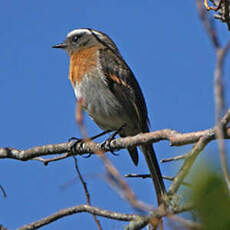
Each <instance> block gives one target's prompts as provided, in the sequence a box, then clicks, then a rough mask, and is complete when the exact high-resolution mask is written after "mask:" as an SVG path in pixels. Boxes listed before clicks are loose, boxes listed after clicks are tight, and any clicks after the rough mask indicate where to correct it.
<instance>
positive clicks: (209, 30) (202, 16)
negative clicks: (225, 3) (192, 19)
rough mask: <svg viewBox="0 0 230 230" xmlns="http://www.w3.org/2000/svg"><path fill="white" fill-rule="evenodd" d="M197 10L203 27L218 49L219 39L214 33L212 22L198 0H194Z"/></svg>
mask: <svg viewBox="0 0 230 230" xmlns="http://www.w3.org/2000/svg"><path fill="white" fill-rule="evenodd" d="M196 4H197V8H198V12H199V15H200V19H201V21H202V22H203V25H204V28H205V29H206V31H207V33H208V35H209V37H210V39H211V41H212V43H213V45H214V47H215V48H216V49H218V48H219V47H220V43H219V39H218V37H217V34H216V30H215V28H214V24H213V23H210V19H209V18H208V15H207V14H206V12H205V10H204V8H203V5H202V3H201V1H200V0H196Z"/></svg>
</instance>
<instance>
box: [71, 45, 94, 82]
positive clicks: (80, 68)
mask: <svg viewBox="0 0 230 230" xmlns="http://www.w3.org/2000/svg"><path fill="white" fill-rule="evenodd" d="M98 48H99V47H91V48H83V49H81V50H79V51H76V52H74V53H73V54H72V55H71V57H70V69H69V78H70V81H71V83H72V85H75V84H78V83H79V82H81V80H82V78H83V76H84V75H86V74H88V73H89V72H90V71H92V70H93V68H95V67H96V65H97V51H98Z"/></svg>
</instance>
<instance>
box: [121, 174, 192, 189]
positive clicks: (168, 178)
mask: <svg viewBox="0 0 230 230" xmlns="http://www.w3.org/2000/svg"><path fill="white" fill-rule="evenodd" d="M125 177H127V178H142V179H146V178H151V176H150V174H135V173H130V174H126V175H125ZM162 178H163V179H165V180H170V181H173V180H174V179H175V177H171V176H162ZM182 184H183V185H185V186H188V187H191V186H192V185H191V184H189V183H187V182H183V183H182Z"/></svg>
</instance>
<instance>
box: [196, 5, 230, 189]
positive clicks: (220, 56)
mask: <svg viewBox="0 0 230 230" xmlns="http://www.w3.org/2000/svg"><path fill="white" fill-rule="evenodd" d="M198 2H199V1H197V3H198ZM222 2H223V3H225V1H219V4H218V5H217V6H218V9H219V8H220V6H221V4H222ZM197 5H198V8H199V12H200V15H201V19H202V21H203V24H204V27H205V29H206V30H207V32H208V34H209V37H210V39H211V41H212V43H213V45H214V47H215V48H216V56H217V61H216V68H215V74H214V95H215V104H216V111H215V114H216V135H217V138H218V147H219V153H220V159H221V165H222V171H223V174H224V178H225V181H226V184H227V187H228V191H229V192H230V175H229V169H228V165H227V158H226V149H225V144H224V130H223V128H224V127H223V123H221V122H220V120H221V117H222V114H223V113H224V111H225V101H224V86H223V77H222V76H223V65H224V60H225V56H226V54H227V52H228V50H229V48H230V40H229V41H228V43H227V44H226V45H225V46H224V47H221V46H220V44H219V42H217V41H218V39H217V34H216V31H215V29H214V25H213V23H211V21H210V19H209V18H208V16H207V13H206V12H205V10H204V9H203V7H202V6H201V4H200V3H198V4H197ZM226 7H227V8H229V7H230V6H229V4H228V6H227V5H226ZM206 8H207V7H206ZM228 14H229V11H228Z"/></svg>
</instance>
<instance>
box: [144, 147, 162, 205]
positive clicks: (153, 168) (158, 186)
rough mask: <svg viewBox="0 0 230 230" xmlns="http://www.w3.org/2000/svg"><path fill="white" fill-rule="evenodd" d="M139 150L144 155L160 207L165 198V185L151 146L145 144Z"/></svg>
mask: <svg viewBox="0 0 230 230" xmlns="http://www.w3.org/2000/svg"><path fill="white" fill-rule="evenodd" d="M141 150H142V152H143V153H144V156H145V160H146V162H147V165H148V168H149V171H150V174H151V177H152V180H153V184H154V187H155V190H156V194H157V202H158V205H160V204H161V203H162V202H163V201H164V200H165V199H164V198H165V197H166V190H165V185H164V182H163V178H162V175H161V171H160V167H159V164H158V162H157V158H156V154H155V152H154V149H153V146H152V144H145V145H142V146H141Z"/></svg>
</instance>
